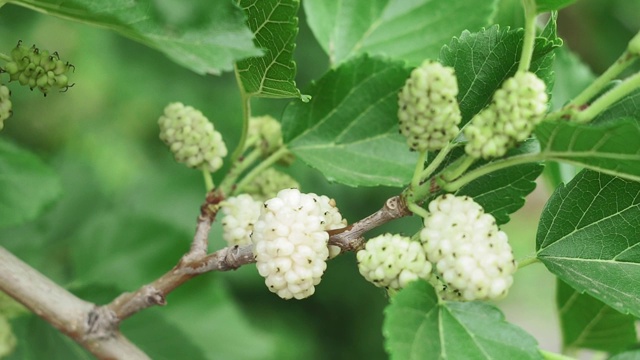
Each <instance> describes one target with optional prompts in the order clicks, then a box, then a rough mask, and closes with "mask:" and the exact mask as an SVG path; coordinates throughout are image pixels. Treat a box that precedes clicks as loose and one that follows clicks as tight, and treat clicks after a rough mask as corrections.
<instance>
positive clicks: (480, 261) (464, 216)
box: [420, 194, 516, 301]
mask: <svg viewBox="0 0 640 360" xmlns="http://www.w3.org/2000/svg"><path fill="white" fill-rule="evenodd" d="M429 212H430V214H429V217H427V218H425V219H424V229H423V230H422V231H421V232H420V239H421V241H422V243H423V246H424V250H425V252H426V253H427V258H428V259H429V261H430V262H432V263H433V264H434V265H435V273H436V274H437V276H438V279H439V282H440V283H441V285H442V287H441V288H439V289H438V288H436V289H437V290H440V296H442V297H443V298H445V299H446V300H466V301H471V300H491V299H494V300H495V299H499V298H502V297H504V296H505V295H506V294H507V291H508V290H509V287H510V286H511V284H512V283H513V277H512V275H513V273H514V272H515V271H516V263H515V260H514V259H513V252H512V251H511V246H510V245H509V242H508V239H507V235H506V234H505V233H504V232H502V231H500V230H499V229H498V226H497V225H496V221H495V219H494V217H493V216H491V215H490V214H486V213H485V212H484V210H483V209H482V207H481V206H480V205H479V204H477V203H476V202H474V201H473V199H471V198H469V197H466V196H463V197H457V196H453V195H451V194H447V195H443V196H441V197H439V198H437V199H435V200H433V201H431V202H430V203H429Z"/></svg>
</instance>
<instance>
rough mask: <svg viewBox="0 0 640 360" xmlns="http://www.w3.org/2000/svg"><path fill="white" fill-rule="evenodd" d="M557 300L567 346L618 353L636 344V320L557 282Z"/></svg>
mask: <svg viewBox="0 0 640 360" xmlns="http://www.w3.org/2000/svg"><path fill="white" fill-rule="evenodd" d="M556 289H557V290H556V302H557V306H558V313H559V314H560V325H561V328H562V341H563V346H564V348H574V349H576V348H587V349H593V350H600V351H606V352H618V351H620V350H624V349H626V348H628V347H630V346H631V345H633V344H635V343H636V328H635V319H634V318H633V317H632V316H629V315H624V314H621V313H620V312H618V311H616V310H614V309H613V308H611V307H610V306H608V305H607V304H605V303H603V302H602V301H599V300H596V299H594V298H593V297H591V296H589V295H587V294H581V293H580V292H578V291H576V290H575V289H574V288H572V287H571V286H569V285H567V283H565V282H563V281H562V280H558V281H557V286H556Z"/></svg>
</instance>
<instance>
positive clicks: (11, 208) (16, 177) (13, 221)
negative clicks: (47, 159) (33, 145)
mask: <svg viewBox="0 0 640 360" xmlns="http://www.w3.org/2000/svg"><path fill="white" fill-rule="evenodd" d="M61 190H62V187H61V184H60V180H59V179H58V176H57V175H56V174H55V173H54V172H53V170H52V169H51V168H50V167H49V166H48V165H46V164H45V163H43V162H42V160H40V159H39V158H38V157H37V156H36V155H34V154H32V153H31V152H29V151H27V150H25V149H21V148H19V147H18V146H16V145H13V144H11V143H9V142H7V141H4V140H0V228H3V227H8V226H15V225H19V224H23V223H25V222H27V221H30V220H33V219H35V218H36V217H38V215H40V214H41V213H42V211H43V210H44V209H45V208H46V207H47V206H48V205H50V204H51V203H52V202H53V201H54V200H56V199H57V198H58V197H59V196H60V193H61Z"/></svg>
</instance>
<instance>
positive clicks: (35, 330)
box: [6, 315, 95, 360]
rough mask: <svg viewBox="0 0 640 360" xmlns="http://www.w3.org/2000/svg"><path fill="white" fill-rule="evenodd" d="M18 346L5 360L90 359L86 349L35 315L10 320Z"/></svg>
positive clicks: (90, 356) (91, 357)
mask: <svg viewBox="0 0 640 360" xmlns="http://www.w3.org/2000/svg"><path fill="white" fill-rule="evenodd" d="M11 325H12V327H13V331H14V333H15V335H16V337H17V338H18V344H17V345H18V346H16V348H15V351H14V352H13V353H12V354H11V355H9V357H7V358H6V359H7V360H13V359H15V360H38V359H47V360H68V359H74V360H75V359H77V360H92V359H95V357H93V356H92V355H91V354H90V353H89V352H88V351H87V350H85V349H84V348H83V347H82V346H80V345H78V343H76V342H75V341H73V340H71V338H70V337H68V336H66V335H64V334H63V333H61V332H60V331H59V330H57V329H56V328H54V327H53V326H51V324H49V323H47V322H46V321H44V320H42V319H41V318H40V317H38V316H36V315H29V316H22V317H20V318H17V319H14V320H12V321H11Z"/></svg>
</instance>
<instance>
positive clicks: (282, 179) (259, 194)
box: [243, 167, 300, 201]
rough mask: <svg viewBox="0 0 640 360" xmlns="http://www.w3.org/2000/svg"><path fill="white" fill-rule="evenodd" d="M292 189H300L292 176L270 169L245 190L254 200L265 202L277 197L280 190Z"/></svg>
mask: <svg viewBox="0 0 640 360" xmlns="http://www.w3.org/2000/svg"><path fill="white" fill-rule="evenodd" d="M291 188H300V184H298V182H297V181H296V180H295V179H294V178H292V177H291V176H289V175H287V174H285V173H283V172H281V171H278V170H276V169H274V168H272V167H270V168H267V169H266V170H264V171H263V172H262V173H261V174H260V176H257V177H255V178H254V179H253V180H252V181H251V183H250V184H248V185H247V186H246V187H244V188H243V190H244V191H246V192H247V193H248V194H250V195H251V196H253V198H254V199H256V200H260V201H265V200H267V199H271V198H272V197H275V196H276V195H277V194H278V192H279V191H280V190H282V189H291Z"/></svg>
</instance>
